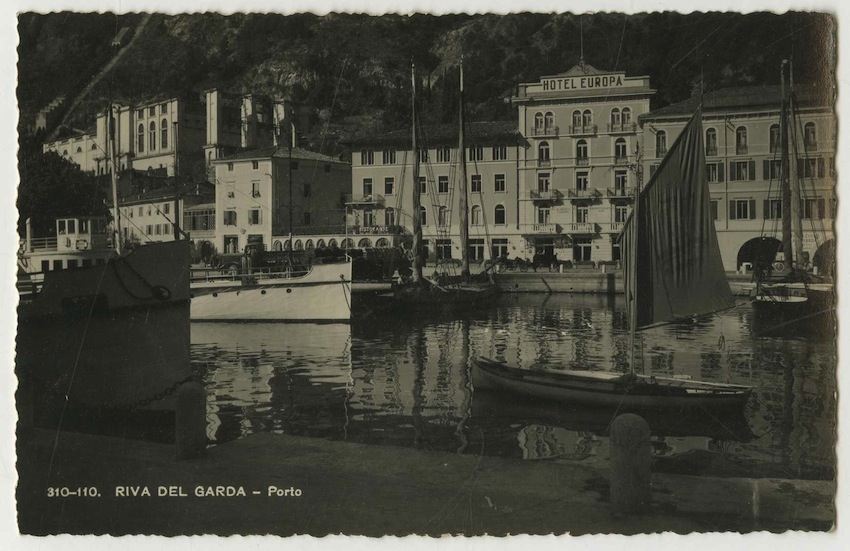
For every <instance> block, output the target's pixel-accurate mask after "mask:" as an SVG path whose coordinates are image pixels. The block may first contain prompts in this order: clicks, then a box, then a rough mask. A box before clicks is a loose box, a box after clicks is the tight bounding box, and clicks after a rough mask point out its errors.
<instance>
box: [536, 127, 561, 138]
mask: <svg viewBox="0 0 850 551" xmlns="http://www.w3.org/2000/svg"><path fill="white" fill-rule="evenodd" d="M559 134H560V129H559V128H558V127H557V126H534V127H532V128H531V135H532V136H554V137H557V136H558V135H559Z"/></svg>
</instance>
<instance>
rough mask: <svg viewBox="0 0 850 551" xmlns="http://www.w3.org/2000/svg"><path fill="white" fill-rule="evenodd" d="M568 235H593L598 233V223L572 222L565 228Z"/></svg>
mask: <svg viewBox="0 0 850 551" xmlns="http://www.w3.org/2000/svg"><path fill="white" fill-rule="evenodd" d="M565 231H566V233H569V234H581V235H587V234H590V235H593V234H595V233H596V223H595V222H572V223H570V224H567V225H566V227H565Z"/></svg>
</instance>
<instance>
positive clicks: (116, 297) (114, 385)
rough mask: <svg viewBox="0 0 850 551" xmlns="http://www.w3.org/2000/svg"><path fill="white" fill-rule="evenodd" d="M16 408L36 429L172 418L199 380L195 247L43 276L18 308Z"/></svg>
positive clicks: (151, 250)
mask: <svg viewBox="0 0 850 551" xmlns="http://www.w3.org/2000/svg"><path fill="white" fill-rule="evenodd" d="M15 371H16V373H17V375H18V378H19V391H18V405H19V412H21V413H22V414H23V415H24V416H27V417H29V416H32V417H33V418H34V422H35V423H36V424H41V423H40V421H43V420H45V419H49V418H51V417H53V416H54V414H55V413H56V412H57V411H62V412H65V411H68V408H82V409H83V410H85V411H91V410H94V409H97V410H103V411H106V410H110V409H112V410H117V409H121V410H125V411H130V410H133V409H135V408H140V407H146V408H149V409H150V408H159V409H165V410H171V411H172V414H173V401H171V400H167V399H166V398H167V397H168V396H173V394H174V391H175V390H176V388H177V387H178V386H179V385H180V384H181V383H182V382H185V381H188V380H190V379H191V376H192V373H191V367H190V350H189V245H188V242H186V241H178V242H169V243H157V244H151V245H145V246H143V247H140V248H138V249H136V250H134V251H133V252H131V253H130V254H128V255H127V256H125V257H118V258H114V259H110V260H109V261H108V262H107V263H106V264H104V265H101V266H90V267H85V268H76V269H70V270H62V271H53V272H48V273H46V274H45V276H44V279H43V282H42V285H41V287H40V289H39V290H38V292H37V293H35V294H33V295H31V296H30V298H29V299H28V300H22V301H21V303H20V305H19V307H18V334H17V358H16V363H15Z"/></svg>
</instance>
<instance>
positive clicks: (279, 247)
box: [272, 239, 283, 251]
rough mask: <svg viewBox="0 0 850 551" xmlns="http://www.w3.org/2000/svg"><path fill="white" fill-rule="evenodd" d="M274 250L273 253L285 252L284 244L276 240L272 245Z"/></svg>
mask: <svg viewBox="0 0 850 551" xmlns="http://www.w3.org/2000/svg"><path fill="white" fill-rule="evenodd" d="M272 250H273V251H282V250H283V243H281V242H280V239H275V240H274V243H272Z"/></svg>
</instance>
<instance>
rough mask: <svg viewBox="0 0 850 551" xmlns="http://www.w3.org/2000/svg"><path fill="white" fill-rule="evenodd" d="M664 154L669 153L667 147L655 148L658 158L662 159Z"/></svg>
mask: <svg viewBox="0 0 850 551" xmlns="http://www.w3.org/2000/svg"><path fill="white" fill-rule="evenodd" d="M664 155H667V148H666V147H659V148H658V149H656V150H655V156H656V157H657V158H659V159H660V158H661V157H663V156H664Z"/></svg>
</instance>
